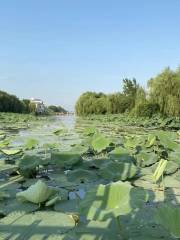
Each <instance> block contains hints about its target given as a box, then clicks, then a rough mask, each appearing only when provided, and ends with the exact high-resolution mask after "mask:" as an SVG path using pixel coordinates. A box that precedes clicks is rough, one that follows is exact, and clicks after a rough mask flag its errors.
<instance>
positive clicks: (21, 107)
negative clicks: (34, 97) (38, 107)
mask: <svg viewBox="0 0 180 240" xmlns="http://www.w3.org/2000/svg"><path fill="white" fill-rule="evenodd" d="M29 103H30V101H29V100H27V99H24V100H22V101H21V100H19V98H17V97H16V96H14V95H11V94H8V93H6V92H3V91H0V112H14V113H29V112H30V108H29Z"/></svg>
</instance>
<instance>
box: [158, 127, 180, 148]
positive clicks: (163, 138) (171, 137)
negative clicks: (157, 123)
mask: <svg viewBox="0 0 180 240" xmlns="http://www.w3.org/2000/svg"><path fill="white" fill-rule="evenodd" d="M157 136H158V138H159V140H160V142H161V144H162V145H163V146H164V147H166V148H168V149H171V150H176V149H178V148H179V144H177V143H176V142H175V139H176V134H175V133H173V132H164V131H159V132H158V133H157Z"/></svg>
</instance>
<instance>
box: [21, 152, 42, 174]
mask: <svg viewBox="0 0 180 240" xmlns="http://www.w3.org/2000/svg"><path fill="white" fill-rule="evenodd" d="M41 162H42V160H41V158H40V157H38V156H36V155H24V156H23V157H22V158H21V159H20V160H19V163H18V167H19V172H20V174H21V175H23V176H25V177H32V176H34V175H36V167H37V166H39V165H40V164H41Z"/></svg>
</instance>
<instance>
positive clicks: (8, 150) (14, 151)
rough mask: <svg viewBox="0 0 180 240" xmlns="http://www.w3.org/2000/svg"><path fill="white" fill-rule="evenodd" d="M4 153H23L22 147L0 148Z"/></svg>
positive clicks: (9, 154)
mask: <svg viewBox="0 0 180 240" xmlns="http://www.w3.org/2000/svg"><path fill="white" fill-rule="evenodd" d="M0 151H1V152H2V153H4V154H5V155H8V156H12V155H16V154H19V153H22V149H0Z"/></svg>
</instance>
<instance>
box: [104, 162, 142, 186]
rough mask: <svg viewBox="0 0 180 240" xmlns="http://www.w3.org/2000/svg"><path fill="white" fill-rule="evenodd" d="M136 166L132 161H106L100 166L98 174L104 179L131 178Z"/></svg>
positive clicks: (136, 170)
mask: <svg viewBox="0 0 180 240" xmlns="http://www.w3.org/2000/svg"><path fill="white" fill-rule="evenodd" d="M137 172H138V168H137V167H136V166H135V165H134V164H133V163H127V162H125V163H122V162H108V163H107V164H104V165H103V166H101V168H100V171H99V173H100V176H101V177H102V178H104V179H106V180H112V181H118V180H123V181H124V180H127V179H131V178H133V177H134V176H135V175H136V174H137Z"/></svg>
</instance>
